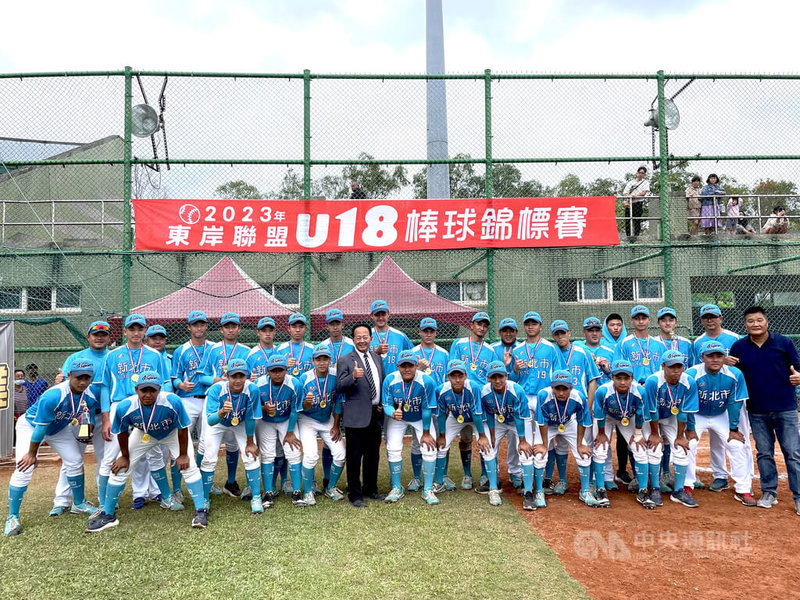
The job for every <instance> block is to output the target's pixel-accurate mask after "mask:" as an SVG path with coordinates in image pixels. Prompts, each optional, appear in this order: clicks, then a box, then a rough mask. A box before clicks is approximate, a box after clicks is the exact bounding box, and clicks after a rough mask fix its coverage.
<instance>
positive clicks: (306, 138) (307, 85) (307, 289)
mask: <svg viewBox="0 0 800 600" xmlns="http://www.w3.org/2000/svg"><path fill="white" fill-rule="evenodd" d="M310 199H311V71H310V70H308V69H305V70H304V71H303V200H305V201H306V202H308V201H309V200H310ZM302 310H303V314H305V316H306V320H307V321H308V323H309V325H310V323H311V253H310V252H305V253H304V254H303V306H302ZM310 337H311V327H310V326H309V327H308V328H307V329H306V339H307V340H308V339H310Z"/></svg>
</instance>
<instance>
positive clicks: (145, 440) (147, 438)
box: [142, 433, 150, 444]
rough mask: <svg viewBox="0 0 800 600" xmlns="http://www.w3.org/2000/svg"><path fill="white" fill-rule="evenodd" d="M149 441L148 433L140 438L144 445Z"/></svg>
mask: <svg viewBox="0 0 800 600" xmlns="http://www.w3.org/2000/svg"><path fill="white" fill-rule="evenodd" d="M149 441H150V434H149V433H145V434H144V435H143V436H142V442H144V443H145V444H146V443H147V442H149Z"/></svg>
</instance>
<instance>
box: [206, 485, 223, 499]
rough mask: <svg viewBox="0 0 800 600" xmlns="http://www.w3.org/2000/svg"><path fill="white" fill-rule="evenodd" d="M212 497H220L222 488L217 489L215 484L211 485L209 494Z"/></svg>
mask: <svg viewBox="0 0 800 600" xmlns="http://www.w3.org/2000/svg"><path fill="white" fill-rule="evenodd" d="M209 493H210V494H211V495H212V496H221V495H222V488H221V487H219V486H218V485H217V484H216V483H212V484H211V491H210V492H209Z"/></svg>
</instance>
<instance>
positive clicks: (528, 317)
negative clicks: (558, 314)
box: [522, 310, 542, 325]
mask: <svg viewBox="0 0 800 600" xmlns="http://www.w3.org/2000/svg"><path fill="white" fill-rule="evenodd" d="M528 321H536V322H537V323H539V324H540V325H541V324H542V317H541V315H539V313H537V312H536V311H535V310H529V311H528V312H526V313H525V316H524V317H522V322H523V323H527V322H528Z"/></svg>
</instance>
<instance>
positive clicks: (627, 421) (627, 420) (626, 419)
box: [620, 417, 631, 427]
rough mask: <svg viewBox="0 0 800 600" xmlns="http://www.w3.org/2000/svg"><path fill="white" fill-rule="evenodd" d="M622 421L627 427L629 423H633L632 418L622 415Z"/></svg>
mask: <svg viewBox="0 0 800 600" xmlns="http://www.w3.org/2000/svg"><path fill="white" fill-rule="evenodd" d="M620 423H622V426H623V427H627V426H628V425H630V424H631V420H630V419H629V418H628V417H622V420H621V421H620Z"/></svg>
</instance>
